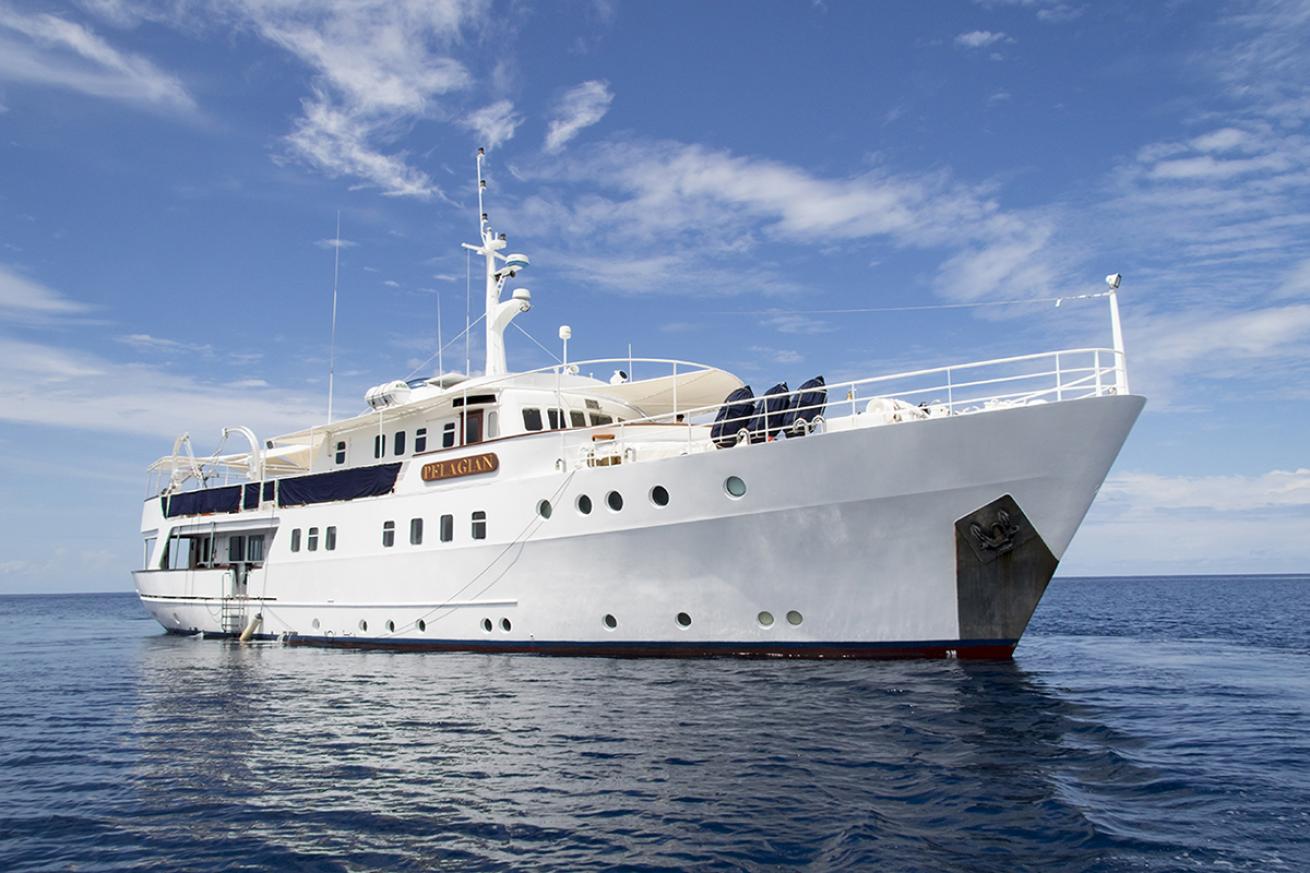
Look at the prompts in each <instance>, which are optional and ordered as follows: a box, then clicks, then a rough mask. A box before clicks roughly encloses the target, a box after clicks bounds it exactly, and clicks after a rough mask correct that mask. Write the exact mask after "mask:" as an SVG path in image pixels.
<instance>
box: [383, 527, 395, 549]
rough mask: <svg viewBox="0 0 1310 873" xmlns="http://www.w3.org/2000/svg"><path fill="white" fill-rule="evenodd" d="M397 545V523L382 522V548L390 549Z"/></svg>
mask: <svg viewBox="0 0 1310 873" xmlns="http://www.w3.org/2000/svg"><path fill="white" fill-rule="evenodd" d="M395 545H396V522H395V521H384V522H382V548H384V549H390V548H393V547H394V546H395Z"/></svg>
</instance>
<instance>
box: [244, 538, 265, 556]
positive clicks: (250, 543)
mask: <svg viewBox="0 0 1310 873" xmlns="http://www.w3.org/2000/svg"><path fill="white" fill-rule="evenodd" d="M246 560H247V561H255V562H260V561H263V560H264V535H263V534H252V535H251V536H248V537H246Z"/></svg>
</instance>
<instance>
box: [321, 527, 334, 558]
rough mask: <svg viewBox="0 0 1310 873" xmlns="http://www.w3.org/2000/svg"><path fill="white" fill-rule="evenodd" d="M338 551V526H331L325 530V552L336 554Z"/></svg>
mask: <svg viewBox="0 0 1310 873" xmlns="http://www.w3.org/2000/svg"><path fill="white" fill-rule="evenodd" d="M336 550H337V526H336V525H335V524H330V525H328V526H327V527H325V528H324V529H323V551H325V552H335V551H336Z"/></svg>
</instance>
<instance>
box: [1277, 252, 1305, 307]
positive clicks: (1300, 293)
mask: <svg viewBox="0 0 1310 873" xmlns="http://www.w3.org/2000/svg"><path fill="white" fill-rule="evenodd" d="M1274 296H1275V297H1279V298H1286V297H1310V258H1306V259H1304V260H1302V261H1301V262H1300V263H1298V264H1296V265H1295V266H1293V267H1292V268H1291V269H1289V270H1288V271H1287V272H1286V273H1285V274H1284V275H1283V281H1282V283H1281V284H1280V285H1279V286H1278V288H1277V290H1275V292H1274Z"/></svg>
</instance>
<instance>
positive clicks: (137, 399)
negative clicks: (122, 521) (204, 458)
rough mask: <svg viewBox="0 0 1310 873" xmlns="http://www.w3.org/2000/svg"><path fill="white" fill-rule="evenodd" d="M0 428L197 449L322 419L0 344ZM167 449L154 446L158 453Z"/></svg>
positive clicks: (277, 404)
mask: <svg viewBox="0 0 1310 873" xmlns="http://www.w3.org/2000/svg"><path fill="white" fill-rule="evenodd" d="M0 360H4V361H5V366H4V367H3V368H0V421H11V422H18V423H24V424H37V425H44V426H54V427H66V428H72V429H75V430H90V431H105V432H115V433H130V434H142V435H150V436H154V437H159V438H160V439H161V440H171V439H172V438H173V437H175V436H177V434H179V433H181V432H183V431H189V432H190V433H192V434H193V435H195V436H196V437H197V439H198V440H199V441H200V442H198V446H203V445H204V439H205V438H206V437H210V436H213V437H215V438H216V437H217V434H218V433H219V431H220V430H221V429H222V428H223V427H225V426H229V425H234V424H245V425H247V426H250V427H252V428H254V429H255V431H256V433H258V434H259V435H260V436H264V435H266V434H268V435H272V434H276V433H281V432H286V431H289V430H293V429H295V428H297V427H300V426H303V425H305V424H306V423H307V422H310V421H315V420H318V419H319V418H321V417H322V408H320V407H321V406H322V403H320V402H319V399H318V398H308V397H306V396H304V395H303V394H300V393H297V392H292V391H287V390H282V389H276V388H264V387H258V386H254V385H253V383H250V382H247V383H246V386H247V387H244V388H243V390H242V391H241V392H240V393H236V392H234V391H232V389H231V387H229V386H228V385H224V384H221V383H217V382H204V381H198V380H195V379H192V378H188V377H185V376H180V375H176V374H174V373H170V372H167V371H164V370H161V369H160V368H159V367H157V366H147V365H143V364H120V363H117V362H113V361H108V360H105V359H103V358H100V357H98V356H95V355H91V354H87V353H82V352H74V351H69V350H66V349H63V348H59V347H57V346H52V345H44V344H40V343H34V342H26V341H21V340H14V339H8V338H0ZM167 448H168V447H167V445H166V444H164V443H163V442H161V444H160V452H159V454H161V455H162V454H165V453H166V451H167Z"/></svg>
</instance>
